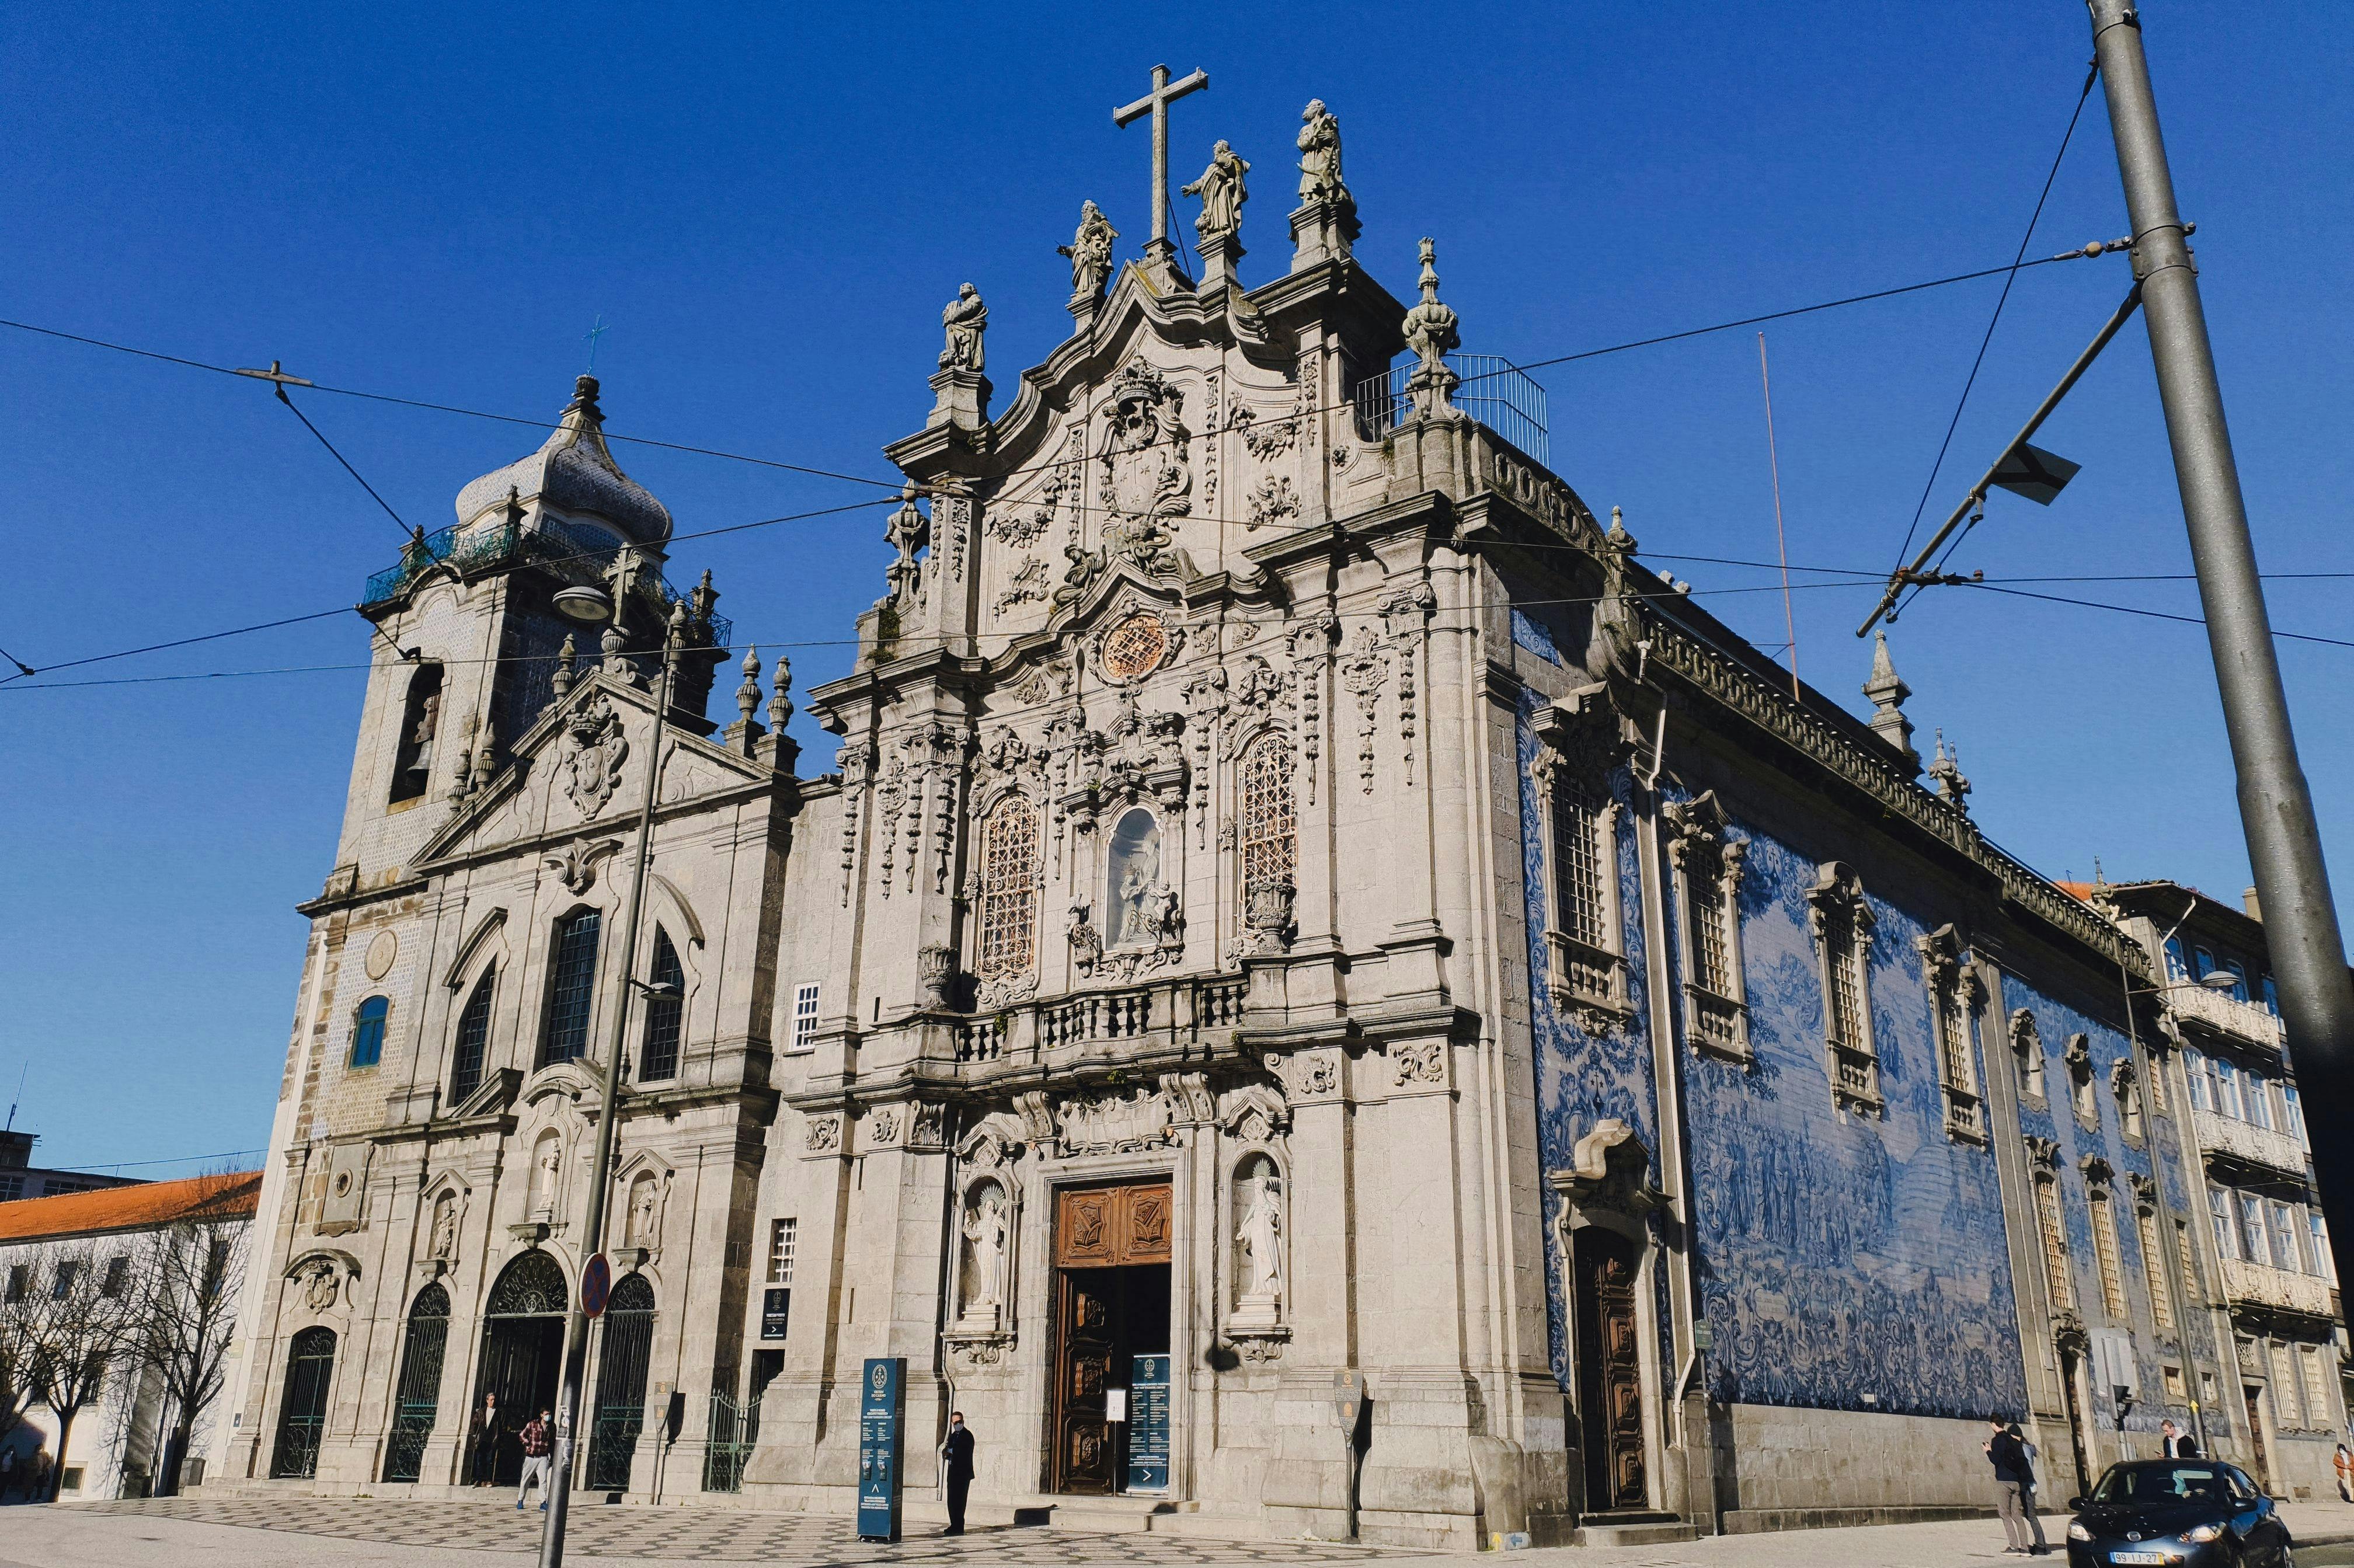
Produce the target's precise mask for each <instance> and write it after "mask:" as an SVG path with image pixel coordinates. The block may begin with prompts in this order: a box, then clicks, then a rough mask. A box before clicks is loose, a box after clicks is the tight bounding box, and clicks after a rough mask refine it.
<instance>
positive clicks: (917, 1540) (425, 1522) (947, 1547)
mask: <svg viewBox="0 0 2354 1568" xmlns="http://www.w3.org/2000/svg"><path fill="white" fill-rule="evenodd" d="M88 1511H90V1512H92V1513H109V1514H139V1515H151V1516H155V1517H159V1518H164V1519H175V1520H190V1521H192V1522H196V1523H202V1524H222V1525H233V1526H238V1527H241V1528H244V1529H248V1530H273V1531H286V1532H289V1533H292V1534H298V1535H313V1536H323V1537H325V1538H327V1539H330V1540H341V1541H355V1542H386V1543H389V1544H393V1545H399V1546H422V1547H435V1548H441V1549H456V1550H460V1551H477V1552H533V1551H535V1550H536V1549H537V1548H538V1545H539V1527H540V1515H539V1513H538V1512H537V1511H536V1510H529V1511H526V1512H523V1513H517V1512H516V1511H515V1510H514V1505H513V1504H512V1503H511V1502H507V1501H498V1502H492V1501H487V1500H484V1501H477V1500H474V1499H458V1500H439V1499H433V1500H425V1499H419V1500H410V1499H378V1498H291V1497H267V1498H219V1499H192V1498H165V1499H149V1500H137V1501H123V1502H112V1503H96V1504H91V1505H90V1507H89V1509H88ZM569 1550H570V1552H573V1553H576V1554H578V1555H581V1556H587V1557H603V1558H619V1559H623V1560H631V1559H639V1558H662V1559H672V1560H677V1561H682V1562H700V1563H774V1564H779V1565H790V1564H809V1565H811V1568H815V1565H818V1564H826V1565H832V1564H836V1563H938V1564H942V1565H944V1568H953V1565H955V1564H958V1563H964V1562H966V1561H968V1560H975V1561H980V1560H985V1561H987V1562H989V1563H1011V1564H1015V1565H1017V1568H1023V1565H1034V1568H1068V1565H1076V1564H1079V1563H1103V1562H1106V1561H1117V1562H1119V1563H1129V1564H1137V1565H1140V1568H1155V1565H1160V1564H1168V1565H1171V1568H1183V1565H1185V1564H1192V1563H1204V1564H1209V1563H1278V1564H1289V1563H1355V1562H1362V1561H1363V1560H1366V1559H1369V1558H1378V1557H1382V1556H1384V1555H1386V1554H1385V1553H1384V1552H1379V1551H1376V1550H1374V1549H1372V1548H1367V1547H1359V1546H1345V1545H1341V1544H1338V1543H1335V1542H1316V1541H1287V1542H1222V1541H1201V1540H1194V1539H1192V1538H1189V1537H1181V1536H1170V1535H1154V1534H1143V1535H1105V1534H1097V1533H1093V1532H1089V1531H1071V1530H1052V1529H1021V1530H1016V1529H1013V1528H1009V1527H999V1528H994V1529H976V1530H974V1531H971V1532H970V1533H969V1534H967V1535H964V1536H962V1537H958V1538H942V1537H940V1536H937V1535H914V1536H910V1537H908V1538H907V1540H905V1541H903V1542H899V1543H898V1544H897V1545H896V1546H894V1545H884V1544H877V1543H872V1542H862V1541H860V1540H859V1539H858V1537H857V1534H856V1531H855V1529H854V1526H853V1524H852V1523H851V1521H850V1520H846V1519H836V1518H833V1517H832V1516H828V1515H817V1514H786V1513H747V1512H737V1511H732V1510H731V1511H726V1512H716V1511H714V1512H686V1511H684V1510H675V1509H638V1508H609V1507H601V1506H600V1507H594V1508H585V1509H579V1510H576V1511H575V1512H574V1513H573V1515H572V1526H571V1531H570V1546H569Z"/></svg>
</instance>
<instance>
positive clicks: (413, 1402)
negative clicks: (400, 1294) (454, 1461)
mask: <svg viewBox="0 0 2354 1568" xmlns="http://www.w3.org/2000/svg"><path fill="white" fill-rule="evenodd" d="M449 1342H450V1293H449V1292H448V1291H447V1290H444V1289H442V1288H441V1287H440V1285H439V1284H434V1285H429V1286H427V1287H425V1288H424V1289H422V1290H420V1291H419V1292H418V1293H417V1304H416V1305H415V1306H413V1307H411V1308H409V1309H408V1343H407V1344H406V1345H405V1346H404V1347H403V1348H402V1350H401V1352H400V1384H399V1386H398V1389H397V1390H396V1391H395V1393H394V1394H393V1406H392V1432H391V1434H390V1435H389V1436H387V1438H386V1439H385V1445H384V1478H385V1479H386V1480H387V1481H413V1480H416V1479H417V1478H419V1475H420V1474H421V1473H422V1472H423V1470H424V1468H425V1440H426V1439H427V1438H429V1437H430V1436H433V1421H434V1417H435V1416H437V1415H439V1414H440V1409H441V1352H442V1350H443V1349H444V1347H446V1346H447V1345H448V1344H449Z"/></svg>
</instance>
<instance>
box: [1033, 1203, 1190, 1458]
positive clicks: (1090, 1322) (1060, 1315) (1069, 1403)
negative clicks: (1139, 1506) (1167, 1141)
mask: <svg viewBox="0 0 2354 1568" xmlns="http://www.w3.org/2000/svg"><path fill="white" fill-rule="evenodd" d="M1170 1202H1171V1194H1170V1187H1169V1183H1167V1182H1166V1181H1152V1182H1140V1183H1137V1184H1134V1185H1130V1186H1124V1187H1081V1188H1066V1189H1065V1190H1063V1191H1062V1192H1058V1193H1056V1194H1055V1390H1054V1404H1053V1409H1052V1412H1051V1414H1050V1417H1049V1419H1050V1420H1051V1421H1052V1423H1053V1425H1052V1429H1051V1430H1052V1438H1053V1462H1052V1466H1051V1468H1052V1472H1053V1475H1052V1481H1051V1484H1052V1486H1053V1487H1054V1489H1055V1490H1056V1491H1059V1492H1083V1493H1110V1492H1114V1491H1117V1490H1118V1489H1119V1475H1120V1466H1121V1459H1120V1455H1119V1433H1118V1432H1117V1431H1116V1430H1115V1429H1114V1428H1113V1426H1112V1425H1111V1424H1110V1423H1109V1422H1108V1421H1107V1420H1105V1419H1104V1406H1105V1401H1104V1393H1105V1391H1106V1390H1107V1389H1109V1388H1112V1387H1116V1386H1124V1385H1125V1384H1126V1383H1127V1372H1128V1369H1127V1365H1126V1363H1125V1361H1122V1360H1121V1339H1120V1325H1119V1323H1118V1322H1117V1321H1116V1320H1115V1317H1116V1314H1117V1313H1118V1311H1119V1302H1120V1301H1121V1300H1122V1299H1124V1298H1125V1294H1126V1291H1127V1290H1128V1288H1129V1284H1130V1281H1131V1280H1132V1278H1133V1277H1132V1276H1128V1275H1124V1274H1122V1273H1121V1272H1119V1271H1120V1270H1122V1269H1124V1268H1127V1267H1129V1266H1138V1265H1151V1264H1165V1263H1167V1262H1168V1261H1169V1259H1170V1255H1171V1234H1170V1228H1171V1227H1170V1214H1171V1210H1170Z"/></svg>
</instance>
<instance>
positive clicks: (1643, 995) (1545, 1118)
mask: <svg viewBox="0 0 2354 1568" xmlns="http://www.w3.org/2000/svg"><path fill="white" fill-rule="evenodd" d="M1523 620H1525V618H1524V617H1521V616H1519V615H1517V614H1516V615H1515V617H1514V620H1513V627H1514V632H1515V636H1516V637H1518V636H1522V635H1525V634H1524V633H1522V631H1521V630H1520V629H1521V627H1522V622H1523ZM1528 624H1529V625H1530V626H1531V627H1532V628H1533V626H1534V623H1533V622H1529V623H1528ZM1535 651H1537V650H1532V652H1535ZM1542 700H1543V699H1542V698H1540V697H1539V696H1538V695H1537V694H1535V693H1533V692H1529V691H1525V690H1524V691H1523V692H1522V697H1521V712H1520V717H1519V722H1518V723H1517V725H1516V726H1514V729H1515V736H1516V740H1517V743H1518V746H1519V752H1520V785H1521V855H1522V873H1523V874H1524V876H1525V877H1526V879H1527V886H1528V906H1529V976H1530V986H1529V993H1530V994H1529V1006H1530V1018H1531V1021H1532V1033H1533V1034H1534V1036H1535V1053H1534V1054H1535V1063H1536V1084H1537V1153H1538V1162H1539V1163H1538V1168H1539V1169H1540V1170H1543V1171H1560V1170H1564V1169H1566V1168H1567V1167H1568V1166H1569V1164H1570V1162H1571V1155H1572V1151H1573V1150H1575V1147H1576V1144H1577V1140H1578V1139H1581V1138H1583V1137H1585V1135H1586V1134H1587V1133H1588V1132H1591V1131H1592V1130H1594V1127H1595V1124H1596V1122H1600V1121H1604V1120H1606V1119H1608V1118H1612V1117H1616V1118H1618V1119H1619V1120H1621V1121H1624V1122H1625V1123H1626V1124H1627V1125H1628V1126H1629V1127H1631V1128H1634V1129H1635V1131H1636V1133H1637V1135H1638V1136H1639V1137H1640V1138H1641V1139H1642V1140H1643V1145H1644V1147H1645V1148H1647V1149H1649V1150H1653V1152H1654V1157H1655V1159H1656V1155H1657V1151H1658V1149H1659V1120H1658V1117H1657V1116H1656V1114H1655V1109H1656V1107H1657V1105H1658V1103H1659V1102H1658V1097H1657V1094H1656V1088H1655V1086H1654V1083H1653V1075H1652V1071H1651V1044H1650V1039H1649V1031H1648V1029H1647V1028H1646V1027H1645V1021H1646V1020H1648V1019H1649V1006H1650V987H1649V971H1648V970H1647V969H1645V967H1644V966H1645V964H1646V963H1647V962H1648V959H1647V958H1646V956H1645V947H1644V940H1643V927H1642V921H1641V918H1640V912H1641V910H1642V907H1643V889H1642V874H1641V870H1640V867H1639V864H1638V860H1637V857H1636V849H1635V834H1634V832H1633V830H1632V828H1631V827H1630V826H1628V823H1629V822H1630V821H1631V819H1632V812H1631V810H1629V797H1630V795H1631V792H1632V790H1633V787H1634V782H1633V779H1631V777H1630V776H1629V775H1628V770H1627V769H1626V768H1618V769H1617V771H1616V772H1615V773H1614V775H1613V776H1612V778H1611V780H1610V792H1611V796H1612V798H1613V799H1614V800H1617V801H1618V803H1619V809H1620V827H1619V832H1618V846H1617V847H1618V856H1617V859H1618V866H1617V870H1618V905H1619V908H1620V910H1621V911H1622V912H1623V913H1624V915H1625V916H1626V918H1625V922H1624V924H1625V930H1626V937H1627V948H1626V956H1627V982H1628V983H1627V996H1628V1001H1629V1002H1630V1003H1631V1004H1632V1006H1633V1008H1634V1012H1635V1019H1636V1022H1633V1023H1632V1024H1630V1025H1629V1026H1628V1027H1627V1028H1626V1029H1625V1030H1623V1031H1619V1032H1615V1033H1610V1034H1607V1035H1603V1036H1596V1035H1591V1034H1588V1033H1586V1032H1585V1030H1584V1029H1582V1028H1580V1027H1579V1026H1578V1023H1577V1022H1576V1020H1575V1019H1573V1018H1565V1017H1564V1016H1563V1015H1562V1013H1561V1012H1560V1010H1559V1009H1558V1008H1556V1007H1555V1006H1554V1005H1553V997H1552V995H1551V993H1550V992H1549V991H1547V990H1546V988H1545V983H1544V977H1545V972H1546V969H1545V944H1544V928H1545V909H1544V886H1545V866H1544V860H1543V855H1544V852H1545V839H1544V832H1543V823H1542V819H1541V818H1540V817H1539V816H1538V814H1537V798H1536V786H1535V784H1534V783H1533V782H1532V779H1531V778H1530V773H1529V769H1530V767H1531V765H1532V763H1534V762H1535V760H1536V752H1537V742H1536V735H1535V732H1534V730H1533V729H1532V727H1531V725H1530V718H1531V715H1533V714H1534V713H1535V711H1536V708H1537V705H1538V704H1539V703H1540V702H1541V701H1542ZM1650 1179H1651V1181H1653V1182H1654V1183H1656V1182H1657V1181H1659V1171H1658V1170H1657V1167H1656V1165H1655V1166H1654V1168H1653V1171H1652V1172H1651V1178H1650ZM1543 1200H1544V1233H1545V1266H1546V1277H1547V1278H1548V1280H1549V1281H1550V1282H1551V1286H1550V1289H1549V1290H1548V1293H1547V1295H1548V1300H1547V1324H1546V1336H1547V1345H1548V1348H1549V1350H1550V1351H1551V1357H1552V1361H1553V1375H1554V1377H1555V1378H1557V1379H1559V1380H1560V1381H1561V1384H1562V1386H1563V1387H1564V1389H1566V1388H1569V1387H1571V1386H1572V1383H1571V1382H1570V1376H1571V1368H1570V1364H1569V1348H1568V1343H1567V1326H1568V1321H1569V1312H1568V1306H1567V1303H1566V1302H1565V1301H1564V1299H1563V1295H1562V1293H1563V1290H1564V1281H1565V1280H1566V1278H1567V1277H1568V1276H1567V1270H1566V1269H1565V1268H1564V1266H1563V1259H1562V1257H1561V1255H1560V1249H1559V1246H1558V1245H1557V1244H1556V1241H1555V1234H1556V1233H1555V1226H1556V1225H1557V1224H1558V1223H1559V1221H1560V1217H1561V1201H1560V1199H1559V1198H1558V1197H1556V1196H1555V1195H1554V1193H1553V1190H1552V1189H1551V1187H1549V1186H1548V1187H1547V1188H1545V1189H1544V1192H1543ZM1653 1274H1654V1277H1655V1278H1656V1279H1657V1281H1658V1283H1659V1289H1660V1291H1661V1292H1662V1296H1661V1299H1660V1302H1659V1313H1658V1320H1659V1324H1660V1325H1661V1337H1662V1339H1663V1340H1664V1339H1665V1337H1666V1330H1667V1326H1668V1324H1669V1315H1668V1312H1667V1309H1666V1304H1665V1298H1664V1291H1665V1288H1666V1275H1665V1271H1664V1270H1659V1269H1655V1270H1653Z"/></svg>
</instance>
